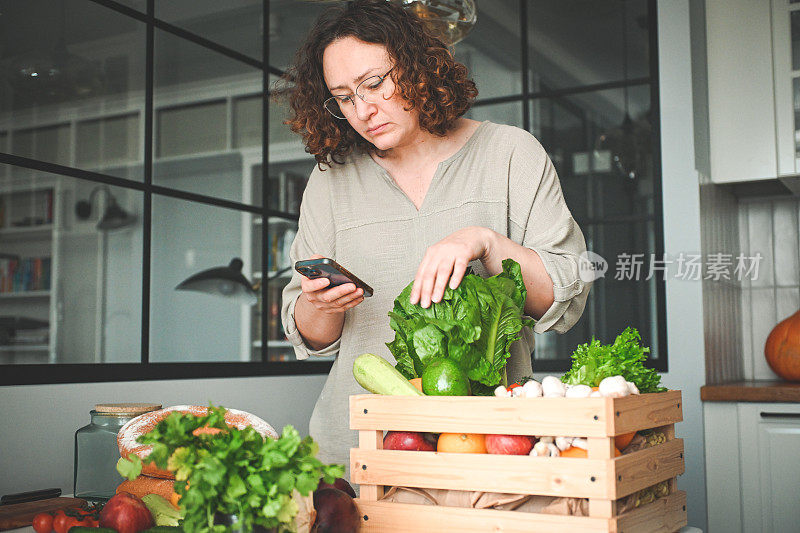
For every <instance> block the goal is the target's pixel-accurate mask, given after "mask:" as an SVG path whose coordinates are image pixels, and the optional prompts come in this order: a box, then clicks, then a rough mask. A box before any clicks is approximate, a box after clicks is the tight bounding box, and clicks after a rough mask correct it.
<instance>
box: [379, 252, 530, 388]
mask: <svg viewBox="0 0 800 533" xmlns="http://www.w3.org/2000/svg"><path fill="white" fill-rule="evenodd" d="M412 287H413V282H412V283H409V284H408V286H406V288H405V289H403V292H401V293H400V295H399V296H398V297H397V298H396V299H395V301H394V308H393V309H392V311H390V312H389V325H390V326H391V328H392V329H393V330H394V331H395V338H394V340H393V341H392V342H389V343H387V344H386V346H388V347H389V350H390V351H391V352H392V355H394V358H395V360H396V361H397V364H396V365H395V367H396V368H397V370H398V371H399V372H400V373H401V374H403V375H404V376H405V377H406V378H408V379H412V378H416V377H420V376H421V375H422V373H423V372H424V371H425V368H426V367H427V366H428V364H430V362H431V361H433V360H434V359H437V358H443V357H445V358H449V359H452V360H453V361H455V362H456V363H458V365H459V366H460V367H461V368H462V369H463V370H464V372H465V373H466V374H467V376H468V377H469V379H470V381H471V382H473V383H472V384H473V385H474V387H473V390H474V391H479V392H480V393H483V394H489V393H490V392H491V390H492V388H493V387H496V386H497V385H499V384H500V383H504V382H505V365H506V360H507V359H508V358H509V356H510V355H511V351H510V349H511V345H512V344H513V343H514V341H516V340H517V339H518V338H519V337H520V331H521V330H522V328H523V327H525V326H533V324H534V323H535V321H534V320H531V319H529V318H525V317H523V311H524V307H525V297H526V295H527V291H526V290H525V284H524V282H523V280H522V271H521V269H520V266H519V263H517V262H516V261H514V260H513V259H505V260H504V261H503V271H502V272H501V273H499V274H497V275H495V276H492V277H489V278H485V279H484V278H481V277H480V276H477V275H475V274H473V273H472V271H471V270H468V272H467V274H466V275H465V276H464V278H463V280H462V281H461V284H460V285H459V286H458V288H456V289H451V288H449V287H448V288H447V289H445V293H444V296H443V297H442V300H441V301H440V302H436V303H432V304H431V305H430V307H428V308H427V309H424V308H422V307H420V306H419V305H412V304H411V302H410V299H409V297H410V295H411V289H412Z"/></svg>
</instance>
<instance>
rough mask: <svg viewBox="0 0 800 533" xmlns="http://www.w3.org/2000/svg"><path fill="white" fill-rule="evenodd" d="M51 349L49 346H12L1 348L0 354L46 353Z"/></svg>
mask: <svg viewBox="0 0 800 533" xmlns="http://www.w3.org/2000/svg"><path fill="white" fill-rule="evenodd" d="M49 349H50V346H48V345H47V344H12V345H3V346H0V352H46V351H48V350H49Z"/></svg>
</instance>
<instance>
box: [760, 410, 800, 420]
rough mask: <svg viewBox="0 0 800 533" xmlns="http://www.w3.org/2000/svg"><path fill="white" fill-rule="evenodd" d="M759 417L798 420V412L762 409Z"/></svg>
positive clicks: (799, 418) (799, 414)
mask: <svg viewBox="0 0 800 533" xmlns="http://www.w3.org/2000/svg"><path fill="white" fill-rule="evenodd" d="M761 418H786V419H797V420H800V413H770V412H766V411H762V412H761Z"/></svg>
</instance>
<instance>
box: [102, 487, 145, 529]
mask: <svg viewBox="0 0 800 533" xmlns="http://www.w3.org/2000/svg"><path fill="white" fill-rule="evenodd" d="M154 525H155V524H154V523H153V515H152V514H150V510H149V509H148V508H147V506H146V505H145V504H144V502H143V501H142V500H140V499H139V498H137V497H136V496H134V495H133V494H131V493H129V492H120V493H119V494H115V495H114V496H112V497H111V499H110V500H108V502H106V504H105V506H104V507H103V510H102V511H100V527H109V528H111V529H116V530H117V532H118V533H139V531H144V530H145V529H150V528H151V527H153V526H154Z"/></svg>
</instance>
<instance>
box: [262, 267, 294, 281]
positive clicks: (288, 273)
mask: <svg viewBox="0 0 800 533" xmlns="http://www.w3.org/2000/svg"><path fill="white" fill-rule="evenodd" d="M276 273H278V270H273V271H270V272H267V278H268V279H269V280H270V281H274V280H279V279H286V280H289V279H292V270H287V271H286V272H284V273H283V274H281V275H280V276H278V277H277V278H275V277H273V276H275V274H276ZM263 275H264V274H263V272H253V279H261V278H262V277H263Z"/></svg>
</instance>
